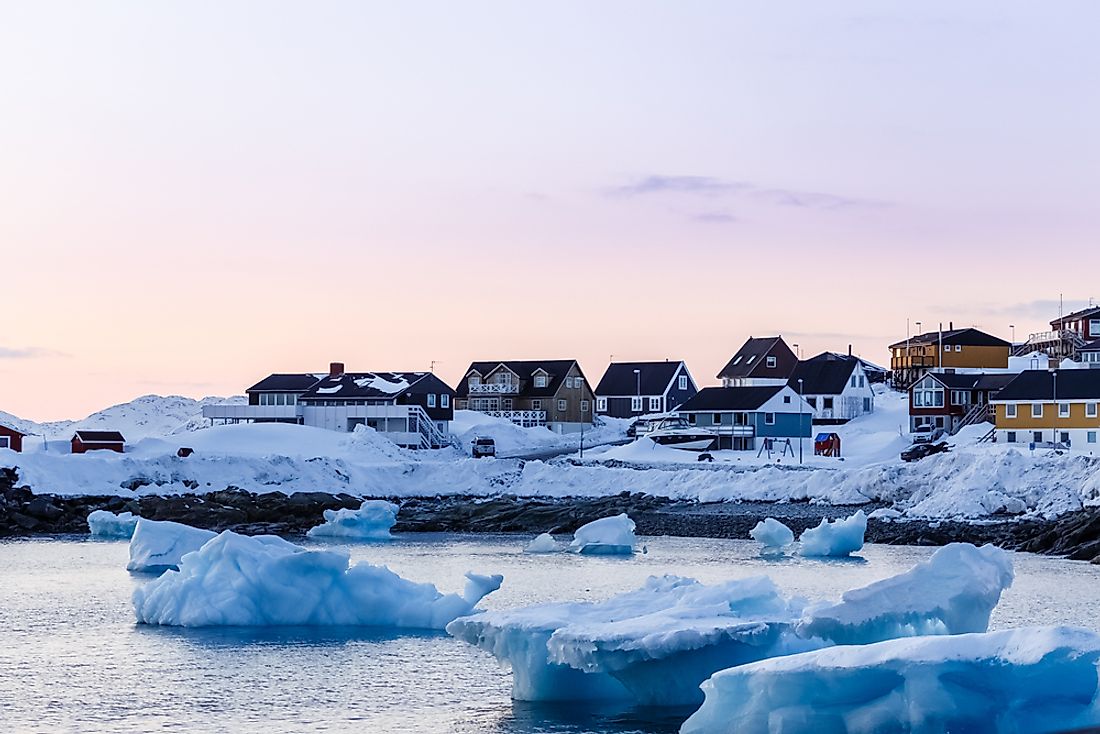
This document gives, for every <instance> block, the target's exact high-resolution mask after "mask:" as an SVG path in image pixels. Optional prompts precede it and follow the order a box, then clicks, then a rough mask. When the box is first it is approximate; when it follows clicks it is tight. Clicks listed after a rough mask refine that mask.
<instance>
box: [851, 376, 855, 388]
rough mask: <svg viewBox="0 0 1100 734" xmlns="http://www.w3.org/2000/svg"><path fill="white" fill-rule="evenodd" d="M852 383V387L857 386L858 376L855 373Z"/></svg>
mask: <svg viewBox="0 0 1100 734" xmlns="http://www.w3.org/2000/svg"><path fill="white" fill-rule="evenodd" d="M851 385H852V387H855V386H856V376H855V375H852V381H851Z"/></svg>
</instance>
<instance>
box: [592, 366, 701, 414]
mask: <svg viewBox="0 0 1100 734" xmlns="http://www.w3.org/2000/svg"><path fill="white" fill-rule="evenodd" d="M697 392H699V388H698V387H697V386H696V385H695V380H694V379H693V378H692V376H691V373H690V372H688V368H687V365H686V364H684V363H683V362H682V361H677V362H672V361H664V362H612V363H611V364H610V365H608V367H607V371H606V372H604V373H603V378H601V379H600V384H599V385H597V386H596V413H597V414H598V415H607V416H611V417H612V418H631V417H634V416H638V415H648V414H651V413H666V412H668V411H672V410H676V408H678V407H680V406H681V405H683V404H684V402H685V401H687V400H688V399H689V398H691V397H692V396H693V395H695V393H697Z"/></svg>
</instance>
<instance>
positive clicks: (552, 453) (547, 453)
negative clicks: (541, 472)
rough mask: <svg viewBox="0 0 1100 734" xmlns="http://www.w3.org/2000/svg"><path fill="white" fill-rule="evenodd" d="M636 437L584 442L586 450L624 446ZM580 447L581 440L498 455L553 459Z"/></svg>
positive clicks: (512, 457) (507, 457) (526, 458)
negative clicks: (590, 442)
mask: <svg viewBox="0 0 1100 734" xmlns="http://www.w3.org/2000/svg"><path fill="white" fill-rule="evenodd" d="M633 440H634V439H632V438H620V439H616V440H614V441H603V442H602V443H594V444H592V445H589V444H588V442H587V441H586V442H585V444H584V450H585V451H588V450H589V449H594V448H596V447H597V446H623V445H624V444H628V443H630V442H631V441H633ZM579 449H580V442H579V441H578V442H577V443H575V444H572V445H570V446H557V447H555V448H552V449H538V450H536V451H524V452H520V453H518V454H508V455H507V456H498V457H497V458H498V459H523V460H524V461H546V460H548V459H553V458H554V457H557V456H567V455H569V454H575V453H577V451H578V450H579Z"/></svg>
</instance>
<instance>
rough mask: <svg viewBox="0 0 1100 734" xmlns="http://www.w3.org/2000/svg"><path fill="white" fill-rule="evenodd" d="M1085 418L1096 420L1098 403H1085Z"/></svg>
mask: <svg viewBox="0 0 1100 734" xmlns="http://www.w3.org/2000/svg"><path fill="white" fill-rule="evenodd" d="M1085 417H1086V418H1095V417H1096V403H1085Z"/></svg>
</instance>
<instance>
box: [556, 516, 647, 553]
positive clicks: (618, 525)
mask: <svg viewBox="0 0 1100 734" xmlns="http://www.w3.org/2000/svg"><path fill="white" fill-rule="evenodd" d="M636 540H637V539H636V538H635V537H634V521H633V520H631V519H630V518H629V517H627V515H626V513H625V512H624V513H622V514H619V515H615V516H614V517H602V518H600V519H599V520H593V521H592V522H590V523H588V524H587V525H582V526H580V527H579V528H577V530H576V532H575V533H573V542H572V543H570V544H569V549H570V550H571V551H574V552H576V553H590V554H593V555H630V554H632V553H633V552H634V542H635V541H636Z"/></svg>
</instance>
